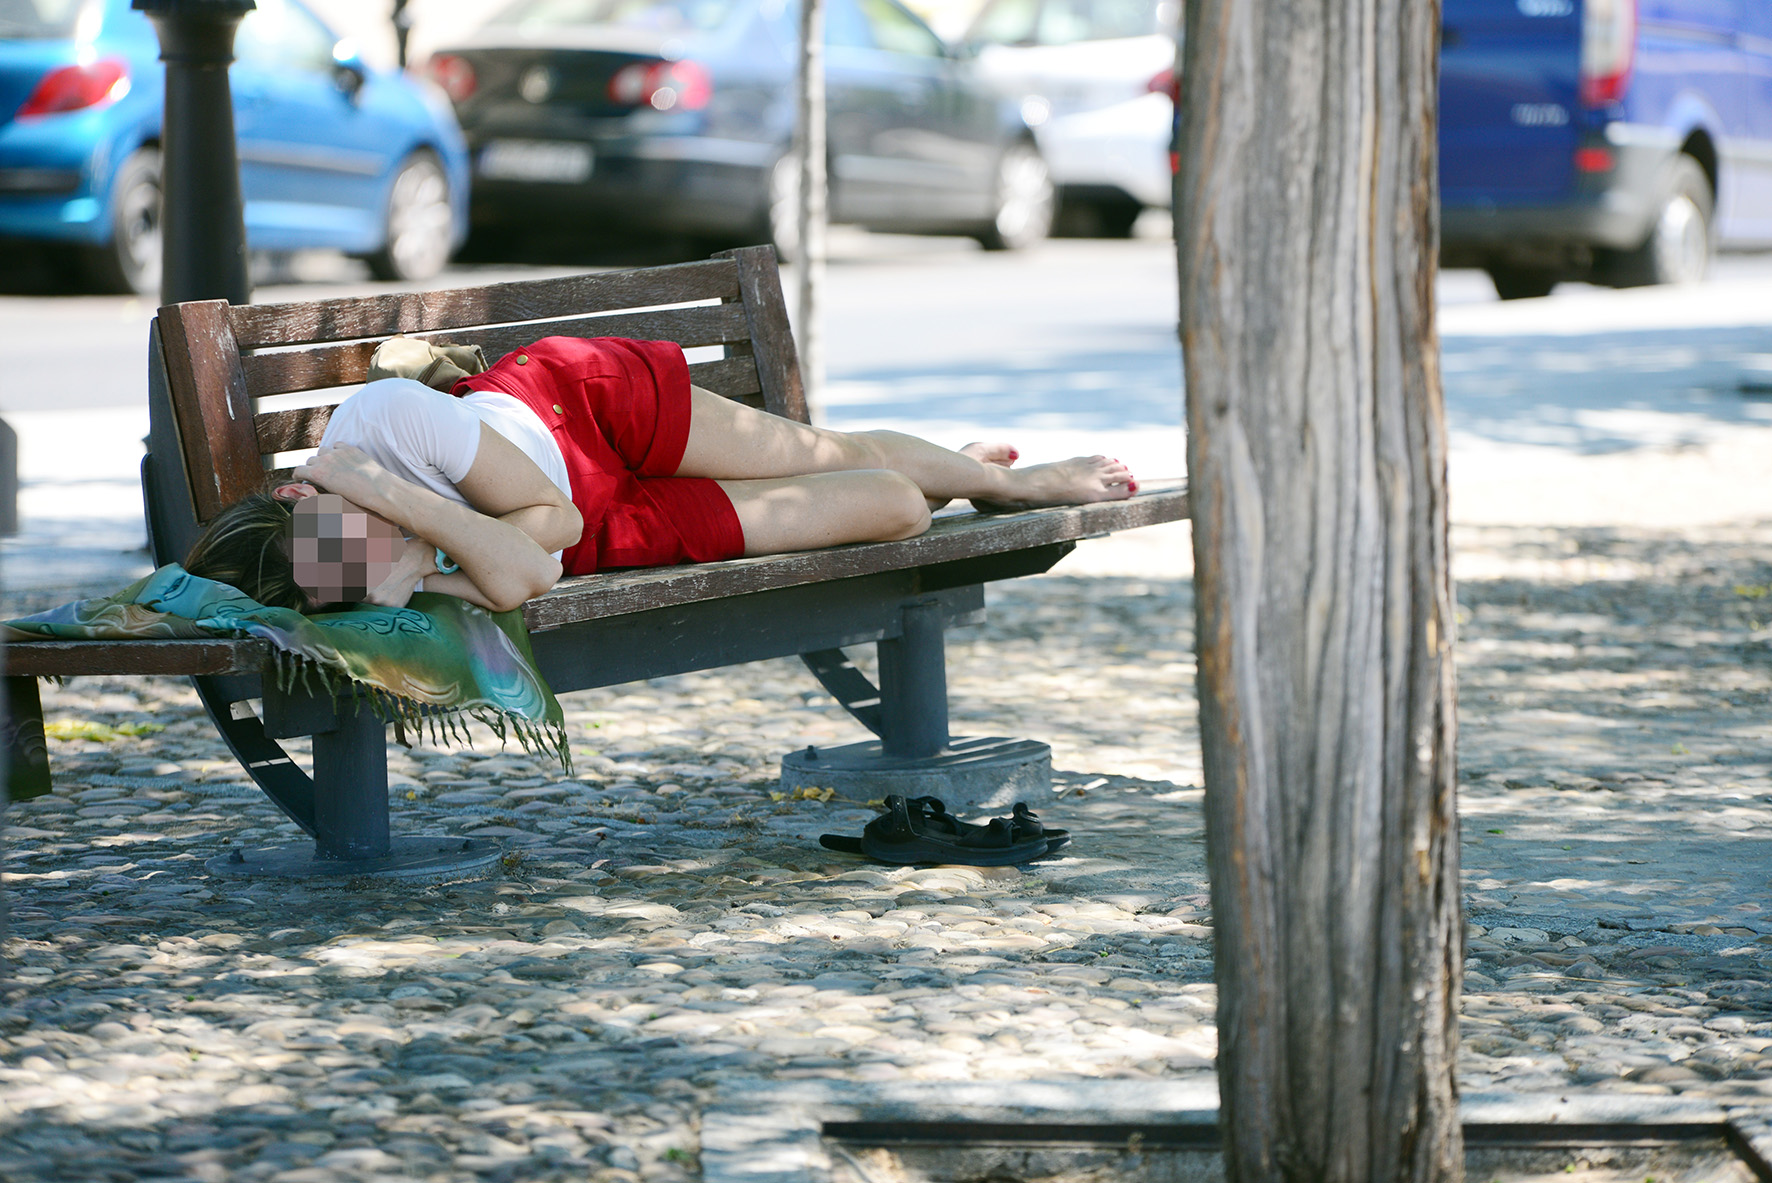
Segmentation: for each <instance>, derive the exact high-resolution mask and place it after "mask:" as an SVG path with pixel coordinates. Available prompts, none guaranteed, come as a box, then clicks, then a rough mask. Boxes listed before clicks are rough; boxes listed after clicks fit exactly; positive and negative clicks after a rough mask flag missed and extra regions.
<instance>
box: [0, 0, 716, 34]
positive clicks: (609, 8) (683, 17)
mask: <svg viewBox="0 0 1772 1183" xmlns="http://www.w3.org/2000/svg"><path fill="white" fill-rule="evenodd" d="M8 2H9V0H0V4H4V3H8ZM738 2H739V0H517V3H515V4H513V5H511V6H510V7H509V8H507V9H505V10H504V11H503V12H501V13H499V14H498V18H497V20H496V22H495V23H496V24H500V25H514V26H516V27H517V28H519V29H525V30H539V29H557V28H566V27H571V26H575V25H614V26H616V27H618V28H624V29H649V30H653V31H655V32H659V33H706V32H710V31H712V30H714V29H717V28H719V27H720V26H721V25H724V24H725V23H726V21H727V18H729V17H730V16H731V15H732V12H733V10H734V9H735V8H736V7H737V6H738Z"/></svg>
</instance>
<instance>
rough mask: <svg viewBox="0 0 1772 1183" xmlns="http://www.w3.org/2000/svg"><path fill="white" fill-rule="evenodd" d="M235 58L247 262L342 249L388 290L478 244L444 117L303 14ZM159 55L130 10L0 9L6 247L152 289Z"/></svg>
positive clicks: (243, 47)
mask: <svg viewBox="0 0 1772 1183" xmlns="http://www.w3.org/2000/svg"><path fill="white" fill-rule="evenodd" d="M235 53H236V59H237V60H236V61H235V63H234V66H233V67H232V69H231V71H230V75H229V76H230V80H231V82H232V85H233V93H234V122H235V129H236V133H237V136H238V140H239V151H240V183H241V188H242V190H243V192H244V195H245V198H246V234H247V240H248V244H249V246H250V247H251V248H252V249H254V250H267V251H292V250H302V249H308V248H316V247H319V248H331V249H335V250H341V251H345V252H347V253H349V254H352V255H357V256H360V257H362V258H363V259H365V260H366V261H367V262H368V263H369V266H370V269H371V270H372V271H373V272H374V273H375V274H376V275H377V276H378V277H380V278H383V279H399V280H415V279H424V278H428V277H430V276H432V275H435V274H436V273H437V272H439V271H441V270H442V269H443V266H444V265H445V264H446V263H447V262H448V260H449V256H450V254H451V253H452V252H453V251H454V250H455V248H456V247H457V246H459V245H460V243H461V240H462V239H463V237H465V235H466V233H467V200H468V167H467V149H466V146H465V144H464V143H463V140H462V135H461V129H460V127H459V126H458V125H457V124H456V121H455V116H454V113H453V112H452V111H451V110H450V107H449V102H448V100H447V99H445V98H444V97H443V96H442V95H440V94H439V93H437V92H436V91H435V89H434V88H432V87H430V86H429V85H428V84H424V83H418V82H414V81H411V80H409V79H407V78H406V77H405V76H403V75H401V74H399V73H395V72H388V71H381V70H377V69H374V68H372V67H370V66H368V65H366V64H365V63H364V62H362V61H361V60H360V59H359V58H358V57H357V56H356V55H355V53H354V52H352V50H351V48H350V46H349V44H348V43H346V42H342V41H340V40H339V39H338V38H337V37H336V36H335V35H334V34H333V33H332V31H331V30H330V29H328V28H327V27H326V26H325V25H324V24H323V23H322V22H321V21H320V20H319V19H318V18H316V17H315V16H314V15H313V14H312V13H310V12H309V11H308V10H307V9H306V8H303V7H302V6H301V5H300V4H299V3H297V2H296V0H258V9H257V11H255V12H252V13H250V14H248V15H247V17H246V19H245V20H244V21H242V22H241V25H240V31H239V35H238V37H237V38H236V41H235ZM159 54H160V49H159V42H158V40H157V39H156V37H155V35H154V29H153V26H152V24H150V22H149V21H148V18H147V16H146V15H145V14H144V13H141V12H136V11H133V10H132V9H131V8H130V6H129V0H0V240H5V239H11V240H14V242H15V243H16V242H17V241H19V240H28V241H33V242H37V243H43V244H50V245H52V246H61V247H65V248H68V249H70V250H71V251H72V252H73V253H74V255H75V256H76V257H77V259H78V260H79V262H80V263H81V265H82V269H83V272H84V275H85V277H86V278H87V279H88V280H89V281H90V282H91V284H92V285H93V286H96V287H98V288H100V289H102V290H106V291H117V292H141V293H144V294H153V293H154V292H156V291H157V290H158V288H159V284H160V135H161V108H162V105H163V102H164V97H165V73H164V67H163V66H162V65H161V64H160V61H159ZM7 253H8V252H7V249H6V245H5V242H4V241H0V266H3V265H4V260H5V257H6V255H7Z"/></svg>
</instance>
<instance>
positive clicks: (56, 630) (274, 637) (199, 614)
mask: <svg viewBox="0 0 1772 1183" xmlns="http://www.w3.org/2000/svg"><path fill="white" fill-rule="evenodd" d="M0 636H4V637H5V639H6V640H7V641H8V642H9V643H10V642H13V641H27V642H28V641H31V640H33V639H37V638H42V637H59V638H64V639H71V640H78V639H106V640H126V639H130V638H134V639H138V640H177V639H194V638H204V637H238V636H249V637H257V638H260V639H262V640H265V641H269V642H270V643H271V648H272V652H273V653H274V654H275V660H276V666H277V685H278V687H279V688H280V689H282V690H285V691H288V690H292V689H294V688H295V686H296V683H297V682H298V681H299V682H300V684H301V686H302V687H303V688H304V689H310V690H311V689H313V688H314V686H315V683H316V682H317V683H318V686H319V689H320V690H321V691H322V692H324V693H327V694H346V693H348V694H351V695H354V696H359V697H363V698H365V699H367V700H368V702H369V705H370V707H371V709H372V710H374V711H375V713H376V715H377V716H378V717H380V718H382V719H385V720H389V721H391V722H393V723H394V725H395V728H396V731H397V733H398V734H399V735H400V737H401V739H402V742H404V735H405V731H406V729H407V728H408V727H410V728H412V729H413V730H414V731H416V732H418V733H419V734H421V735H422V734H423V733H424V730H425V725H426V723H429V725H430V734H431V738H432V741H433V742H441V737H442V736H443V735H445V734H446V735H447V736H448V737H449V738H460V739H462V740H466V739H467V738H468V736H467V733H466V730H465V728H463V727H461V726H460V725H459V722H458V720H459V719H460V718H461V717H462V716H463V715H467V716H470V717H472V718H474V719H477V720H479V721H480V722H481V723H484V724H485V725H486V726H488V727H490V728H491V729H492V731H493V733H494V734H496V735H497V736H498V737H499V739H500V740H501V741H503V740H505V739H506V737H507V733H508V732H515V733H516V736H517V738H518V740H519V741H520V742H521V743H522V745H523V748H524V750H525V751H532V752H537V753H544V752H545V753H547V754H549V755H551V756H553V757H555V758H557V759H558V760H559V761H560V764H561V767H563V768H564V769H565V770H566V771H568V772H570V771H571V770H572V758H571V755H570V754H569V753H568V751H567V748H566V720H565V716H564V715H563V714H562V713H561V710H560V704H559V702H557V701H556V700H555V698H554V694H553V691H551V690H549V689H548V685H547V683H546V682H544V681H542V677H541V674H540V673H539V672H537V670H536V668H535V656H534V653H533V652H532V651H531V650H530V648H529V630H528V629H526V628H525V627H524V626H523V614H522V613H521V612H519V611H511V612H500V613H496V614H494V613H491V612H488V611H486V610H485V609H484V608H479V607H476V606H475V605H473V604H470V603H468V602H467V601H466V600H461V599H457V598H456V597H454V596H445V595H439V594H437V593H435V592H419V593H417V594H415V595H414V596H413V597H412V602H411V604H410V605H408V606H407V607H405V608H382V607H378V606H376V605H373V604H359V605H358V606H356V607H355V608H352V609H350V610H349V611H346V612H329V613H324V614H321V615H318V616H304V615H302V614H301V613H300V612H296V611H294V610H292V609H289V608H267V607H265V606H264V605H263V604H260V603H258V602H257V601H256V600H252V599H250V598H248V597H247V596H245V595H243V594H242V593H240V592H239V591H236V590H235V589H234V588H232V587H229V586H228V585H227V584H225V583H217V582H215V581H214V580H212V579H203V578H200V577H198V576H196V575H192V574H190V573H189V572H187V571H186V570H185V569H184V568H183V567H180V566H179V565H178V564H177V563H171V564H168V565H167V566H164V567H161V568H160V569H159V570H158V571H155V572H154V573H153V574H152V575H148V576H146V577H145V578H142V579H140V580H137V581H136V582H135V583H132V584H130V585H129V586H128V587H126V588H124V589H123V590H122V591H120V592H118V593H117V594H115V595H110V596H103V597H100V598H97V599H91V600H77V601H75V602H74V603H72V604H63V605H62V606H61V607H59V608H51V609H50V610H49V611H47V612H39V613H37V614H36V615H35V616H26V617H23V618H21V619H18V620H9V621H6V622H4V623H3V624H0Z"/></svg>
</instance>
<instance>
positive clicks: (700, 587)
mask: <svg viewBox="0 0 1772 1183" xmlns="http://www.w3.org/2000/svg"><path fill="white" fill-rule="evenodd" d="M1152 484H1153V487H1152V488H1150V489H1149V490H1148V491H1146V492H1141V493H1139V494H1138V495H1137V496H1135V497H1132V498H1130V499H1129V500H1126V501H1106V502H1100V503H1097V504H1095V505H1066V506H1058V507H1055V508H1052V509H1036V510H1028V511H1026V512H1023V513H1015V514H1000V515H999V514H974V513H962V514H955V515H953V516H951V517H941V518H937V519H936V520H935V524H934V525H932V526H931V527H930V528H929V530H928V532H927V533H925V534H921V535H919V536H918V537H916V538H908V539H905V540H904V541H902V542H872V543H863V544H859V545H854V546H839V547H832V548H829V549H826V550H812V551H802V552H800V553H798V554H787V555H766V556H763V557H761V558H755V559H733V560H731V561H729V562H724V563H694V564H687V565H684V566H679V567H649V568H639V569H635V570H624V571H611V572H607V573H604V574H599V575H586V576H581V577H579V578H576V579H567V580H562V581H561V582H560V583H559V584H557V585H555V587H554V588H553V590H552V591H549V592H547V593H546V594H544V595H541V596H538V597H537V598H535V599H533V600H531V601H529V603H528V604H526V605H524V608H523V618H524V620H525V622H526V623H527V624H528V625H529V628H530V629H531V630H532V631H534V632H542V631H545V630H547V629H551V628H560V627H563V626H565V625H569V624H573V623H575V622H577V621H581V620H595V619H598V618H601V617H605V616H623V615H626V614H628V613H630V612H644V611H647V610H649V609H653V608H664V607H669V606H671V605H674V604H687V603H693V602H695V601H699V600H712V599H720V598H723V597H726V596H734V595H744V594H747V593H750V592H759V591H768V590H771V589H773V588H779V587H793V586H795V585H798V584H804V583H819V582H823V581H825V580H830V579H846V578H850V577H852V576H857V575H873V574H877V573H878V572H881V571H899V570H904V569H906V568H909V567H924V566H930V565H932V564H935V563H949V562H956V561H959V560H962V559H972V558H980V557H983V556H986V555H995V554H1004V553H1007V552H1010V551H1017V550H1026V549H1030V548H1033V547H1038V546H1049V545H1051V544H1053V543H1056V542H1071V541H1075V540H1077V539H1079V538H1088V537H1092V536H1094V535H1097V534H1105V533H1108V532H1110V531H1115V530H1128V529H1133V528H1135V527H1138V526H1153V525H1157V524H1159V523H1162V522H1173V521H1178V520H1180V519H1182V518H1185V517H1187V516H1188V495H1187V488H1186V486H1185V484H1183V483H1181V482H1175V483H1174V484H1173V485H1169V486H1167V487H1155V486H1156V484H1157V483H1156V482H1153V483H1152Z"/></svg>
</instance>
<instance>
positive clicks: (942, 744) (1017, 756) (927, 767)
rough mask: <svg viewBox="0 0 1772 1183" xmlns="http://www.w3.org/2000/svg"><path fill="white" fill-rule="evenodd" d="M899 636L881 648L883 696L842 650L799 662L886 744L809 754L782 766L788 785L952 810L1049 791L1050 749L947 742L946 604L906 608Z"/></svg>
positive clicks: (1032, 744) (1022, 742) (786, 759)
mask: <svg viewBox="0 0 1772 1183" xmlns="http://www.w3.org/2000/svg"><path fill="white" fill-rule="evenodd" d="M900 626H901V627H900V630H899V635H898V636H897V637H894V638H888V639H887V640H883V641H880V642H879V654H880V685H879V688H878V689H876V688H875V687H874V686H873V684H872V683H870V682H869V681H868V680H867V677H866V676H865V675H864V674H862V672H861V671H860V670H858V669H856V668H855V665H854V663H852V662H850V661H849V660H848V658H847V657H846V656H844V654H843V651H842V650H840V649H825V650H820V651H818V652H815V653H806V654H802V655H801V659H802V660H803V661H804V662H805V663H806V666H807V668H808V669H810V670H811V671H812V673H813V675H814V676H815V677H817V678H818V680H819V681H820V682H821V683H822V684H823V685H824V687H825V688H826V689H827V690H829V691H830V692H831V693H832V694H833V695H835V696H836V698H837V701H838V702H840V703H842V704H843V707H844V709H845V710H847V711H848V712H849V713H850V714H851V715H853V716H854V717H855V718H856V720H857V721H859V722H860V723H861V724H862V725H863V726H865V727H867V728H868V730H870V731H872V732H874V733H875V734H876V735H878V736H879V737H880V738H879V739H877V740H866V741H863V742H862V743H853V744H845V745H844V746H842V747H837V748H814V747H809V748H804V749H802V750H801V751H798V752H789V753H788V754H787V755H786V756H783V757H782V760H781V785H782V788H783V789H785V790H788V791H792V790H794V789H799V788H808V789H814V788H834V789H836V790H837V792H838V793H839V794H841V795H842V796H844V797H853V798H856V799H859V800H864V801H868V800H873V799H876V798H880V797H884V796H886V795H887V794H888V793H902V794H903V795H904V796H906V797H921V796H925V795H927V796H933V797H940V798H941V799H942V800H943V801H944V802H946V803H947V805H948V806H949V807H950V808H954V809H957V810H963V809H967V808H975V809H1000V808H1004V807H1006V806H1009V805H1011V804H1013V803H1015V802H1016V801H1029V802H1037V801H1038V800H1039V799H1040V798H1041V797H1042V796H1044V795H1045V794H1048V793H1050V792H1051V791H1052V749H1051V748H1049V747H1047V746H1046V745H1045V744H1043V743H1040V742H1038V741H1036V740H1031V739H1007V738H1004V737H1002V736H969V737H960V738H955V737H953V736H951V735H949V734H948V691H947V647H946V641H945V638H944V635H943V624H942V611H941V605H940V601H938V600H934V599H915V600H907V601H905V602H904V604H903V606H902V607H901V609H900Z"/></svg>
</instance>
